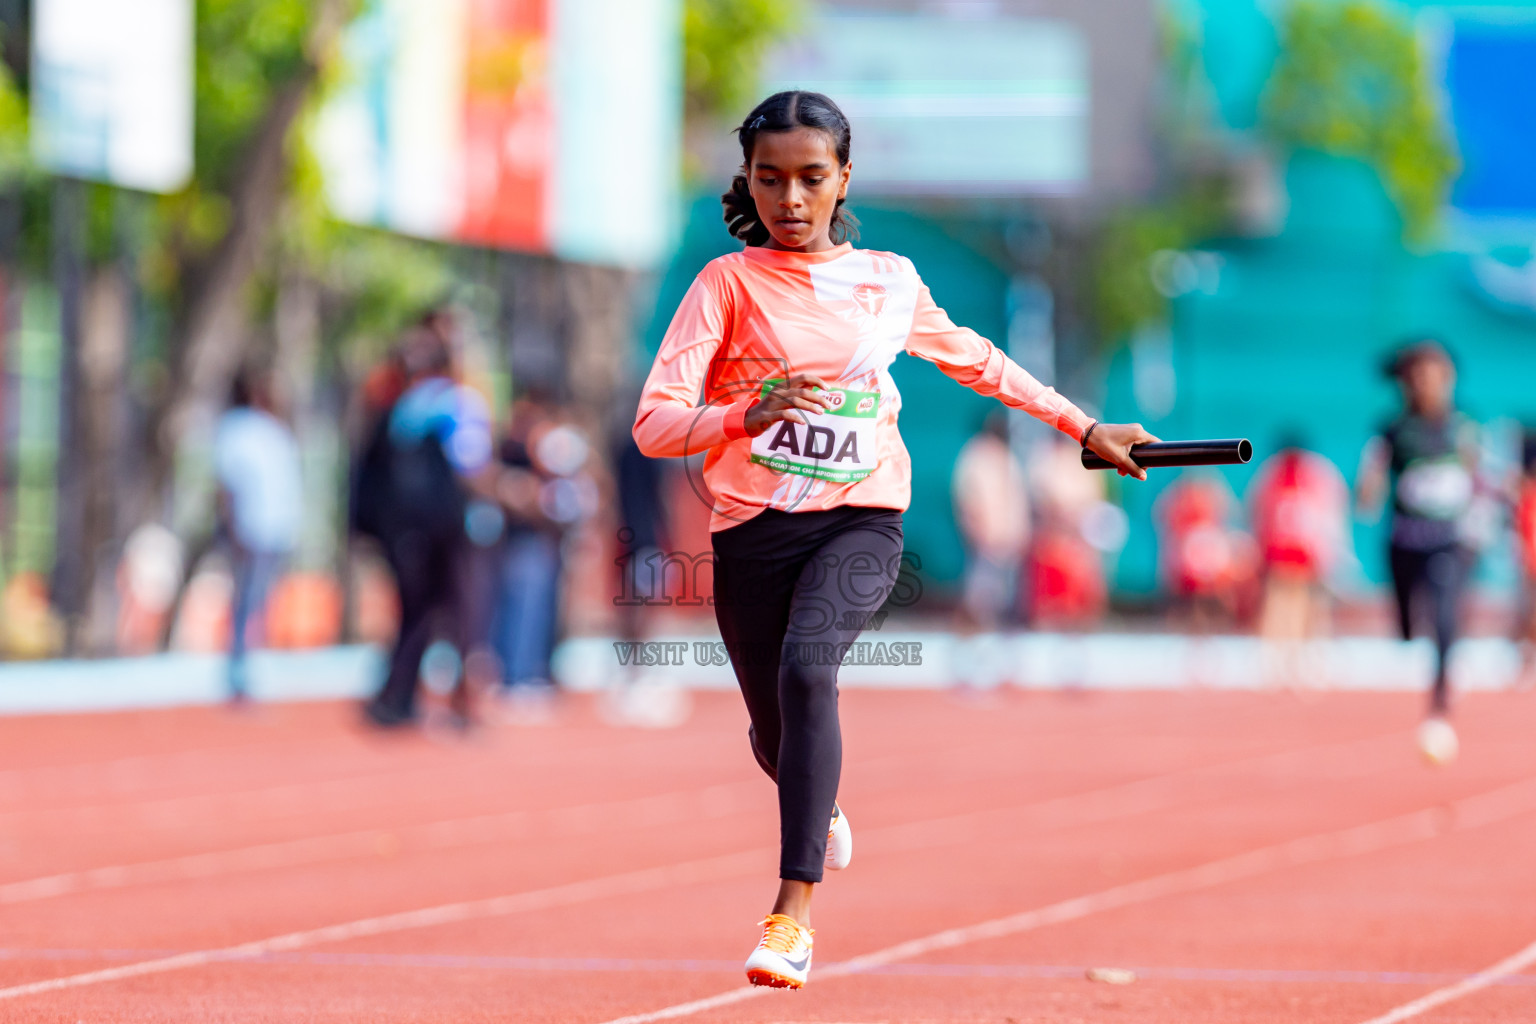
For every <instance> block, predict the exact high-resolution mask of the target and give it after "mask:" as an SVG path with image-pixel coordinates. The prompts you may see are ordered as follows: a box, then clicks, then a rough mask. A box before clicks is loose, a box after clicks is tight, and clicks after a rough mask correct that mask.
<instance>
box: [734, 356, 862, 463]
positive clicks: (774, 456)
mask: <svg viewBox="0 0 1536 1024" xmlns="http://www.w3.org/2000/svg"><path fill="white" fill-rule="evenodd" d="M783 383H784V381H783V380H782V379H781V380H769V381H764V382H763V391H762V394H763V396H764V397H767V395H768V393H769V392H770V391H772V390H773V389H774V388H775V387H776V386H778V385H780V384H783ZM821 394H822V396H823V397H824V398H825V399H826V404H827V407H826V409H825V410H823V411H822V412H819V413H817V412H807V411H806V410H804V409H799V410H796V411H797V412H798V414H799V415H802V416H804V417H805V418H806V420H808V421H809V422H807V423H800V422H798V421H794V420H780V421H779V422H777V423H775V424H773V425H772V426H770V427H769V428H768V429H767V430H765V431H763V432H762V433H761V434H759V435H758V436H756V437H754V438H753V439H752V461H753V462H756V463H759V464H760V465H764V466H767V467H768V468H769V469H771V470H773V471H774V472H776V473H798V474H799V475H800V476H809V477H815V478H816V479H817V480H827V481H830V482H832V483H837V484H848V483H853V482H854V481H857V480H863V479H864V478H865V477H867V476H869V474H871V473H873V472H874V471H875V467H876V466H877V465H878V464H879V454H880V453H879V448H878V447H877V446H876V436H875V423H876V419H877V417H878V416H879V413H880V393H879V392H878V391H847V390H844V389H842V388H828V389H827V390H825V391H823V392H822V393H821Z"/></svg>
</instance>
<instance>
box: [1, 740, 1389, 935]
mask: <svg viewBox="0 0 1536 1024" xmlns="http://www.w3.org/2000/svg"><path fill="white" fill-rule="evenodd" d="M1400 742H1401V738H1400V736H1399V735H1398V734H1397V733H1396V732H1393V733H1391V734H1388V735H1385V736H1371V737H1366V738H1363V739H1351V740H1343V741H1337V742H1334V743H1327V744H1322V745H1319V746H1316V747H1306V748H1302V749H1300V750H1287V751H1281V752H1279V753H1270V754H1259V755H1254V756H1250V757H1244V758H1239V759H1237V760H1235V761H1227V762H1221V763H1217V764H1209V765H1197V766H1194V767H1189V768H1181V769H1178V770H1177V771H1172V772H1166V773H1163V774H1160V775H1151V776H1147V777H1145V778H1140V779H1134V780H1132V781H1130V782H1124V783H1117V784H1115V785H1113V786H1105V787H1102V788H1099V789H1091V790H1085V791H1081V792H1077V793H1068V794H1065V795H1063V796H1059V797H1049V798H1047V799H1044V800H1040V801H1036V802H1035V803H1031V804H1025V805H1023V806H1010V807H1004V808H989V809H986V810H982V811H968V812H965V813H962V814H957V815H951V816H948V817H944V818H938V819H932V820H928V821H918V822H909V823H905V824H900V825H889V826H886V827H884V828H879V829H866V830H864V831H863V832H862V833H861V836H862V837H863V839H864V841H865V842H870V841H872V840H873V841H877V842H878V841H881V840H884V841H885V845H886V847H887V849H889V850H905V851H911V850H916V849H926V848H931V847H934V846H942V845H953V844H956V843H961V842H965V841H967V840H968V837H969V835H970V831H968V830H972V829H975V828H977V827H979V826H981V825H982V824H984V823H985V822H986V820H987V819H989V818H994V817H997V816H999V815H1005V816H1007V817H1008V818H1009V819H1010V821H1013V822H1015V823H1017V822H1018V821H1027V822H1029V823H1030V824H1032V825H1033V827H1034V828H1036V829H1051V828H1066V827H1076V826H1080V825H1087V824H1094V823H1097V822H1104V821H1112V820H1116V819H1119V818H1126V817H1131V816H1133V815H1136V814H1143V813H1150V812H1152V811H1156V810H1163V809H1166V808H1168V807H1170V806H1173V805H1176V804H1180V803H1187V802H1189V800H1190V796H1189V794H1187V793H1182V792H1179V788H1178V784H1179V783H1180V782H1182V781H1183V780H1187V779H1189V778H1198V777H1202V776H1211V777H1213V781H1216V782H1220V781H1222V780H1223V779H1224V778H1225V777H1226V776H1227V775H1228V774H1229V773H1231V772H1233V771H1240V770H1245V769H1259V770H1260V772H1261V773H1262V772H1266V771H1280V770H1287V769H1294V768H1295V767H1297V766H1298V765H1299V766H1305V767H1309V768H1311V769H1313V770H1319V769H1321V770H1322V771H1323V772H1325V773H1326V774H1329V776H1330V777H1332V778H1335V779H1336V778H1338V777H1339V776H1340V773H1341V772H1342V771H1343V770H1344V769H1343V768H1342V767H1341V766H1340V765H1336V764H1334V763H1333V761H1334V760H1335V759H1336V758H1337V757H1340V756H1342V758H1343V759H1344V760H1345V761H1348V760H1351V759H1353V758H1354V757H1355V755H1357V754H1358V753H1359V751H1360V749H1361V748H1362V747H1370V746H1374V745H1377V744H1382V743H1391V744H1394V745H1396V744H1399V743H1400ZM888 760H891V758H887V757H881V758H874V759H871V760H870V761H868V762H864V763H862V764H861V765H860V767H861V768H865V769H867V768H870V767H872V766H877V765H879V764H881V763H884V762H885V761H888ZM761 785H762V784H761V783H760V782H759V781H758V780H755V779H754V780H751V781H748V782H741V783H732V784H729V785H719V786H711V787H708V788H707V789H704V790H687V791H681V792H675V793H670V794H660V795H656V796H647V797H637V798H634V799H632V800H625V801H611V802H607V803H597V804H579V805H573V806H567V807H561V808H551V809H548V810H545V811H528V810H519V811H508V812H505V813H502V814H486V815H472V816H469V817H464V818H449V819H444V820H441V821H436V822H427V823H423V824H419V825H410V826H404V827H402V828H399V829H388V828H372V829H358V830H355V831H350V832H341V833H333V834H330V835H322V836H307V837H303V838H299V839H291V840H284V841H277V842H271V843H257V844H254V845H251V846H242V847H234V848H230V849H224V850H213V851H209V852H206V853H195V854H185V855H183V856H179V857H167V858H164V859H161V860H153V861H141V862H138V863H133V864H112V865H106V866H103V867H98V868H87V869H82V870H79V871H67V872H60V873H59V874H54V875H44V876H42V877H38V878H28V879H21V880H18V881H15V882H7V883H0V905H6V904H16V903H30V902H34V901H37V900H45V899H53V898H55V897H59V896H67V895H70V894H73V893H79V892H95V891H101V890H106V889H121V888H127V887H129V886H134V885H154V884H161V883H166V882H179V881H193V880H198V879H208V878H216V877H220V876H223V875H229V874H235V873H239V872H246V871H262V870H272V869H276V868H291V867H299V866H303V865H306V864H320V863H326V862H335V861H342V860H350V859H357V858H371V857H382V856H392V855H398V854H400V853H404V852H408V851H414V850H418V849H423V850H442V849H456V848H461V847H465V846H472V845H479V844H485V843H493V842H505V841H508V840H509V839H512V838H516V837H517V836H518V835H523V834H526V833H527V832H528V831H530V829H531V828H532V827H534V825H535V824H536V823H535V821H534V819H535V816H544V815H548V816H549V819H550V820H549V821H548V822H547V823H544V822H540V823H537V827H538V828H539V830H540V834H541V835H549V834H553V833H557V832H558V833H561V834H572V835H580V834H588V833H591V832H594V831H600V830H601V831H608V830H611V829H614V828H622V827H647V826H655V825H663V824H669V823H673V822H677V821H685V820H689V819H690V818H694V817H699V818H722V817H726V816H728V815H730V814H732V813H736V812H738V811H740V810H742V809H744V808H745V807H748V806H751V803H750V798H749V797H748V796H747V793H748V792H749V791H751V792H754V793H755V792H756V791H757V790H759V789H760V788H761ZM690 795H697V797H698V799H697V801H688V800H686V797H688V796H690Z"/></svg>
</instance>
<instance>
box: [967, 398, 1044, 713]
mask: <svg viewBox="0 0 1536 1024" xmlns="http://www.w3.org/2000/svg"><path fill="white" fill-rule="evenodd" d="M950 493H951V496H952V497H953V499H954V505H955V520H956V522H957V523H958V524H959V527H960V536H961V539H962V540H963V541H964V544H965V581H964V589H963V591H962V593H961V599H960V617H959V622H958V625H957V631H958V632H959V633H960V635H961V637H968V636H971V635H972V634H974V633H977V632H980V633H994V632H996V631H997V630H998V629H1000V628H1002V627H1004V626H1006V625H1009V624H1011V622H1012V621H1013V620H1014V618H1015V609H1016V608H1017V606H1018V590H1019V569H1020V567H1021V565H1022V564H1023V561H1024V552H1025V550H1026V549H1027V548H1028V546H1029V494H1028V492H1027V490H1026V489H1025V486H1024V470H1023V468H1022V467H1021V466H1020V465H1019V463H1018V460H1017V459H1016V458H1014V455H1013V451H1012V450H1011V449H1010V448H1009V447H1008V420H1007V417H1006V414H1004V413H1003V412H1001V411H995V412H993V413H991V414H990V415H988V416H987V419H986V422H985V423H984V424H983V426H982V428H981V430H980V431H979V432H977V434H976V435H975V436H974V437H972V438H971V439H970V440H969V441H967V442H966V443H965V446H964V447H962V448H961V449H960V454H959V456H958V457H957V458H956V460H955V472H954V476H953V477H952V478H951V481H950ZM956 655H957V657H956V659H955V668H954V672H955V676H956V678H957V680H958V681H959V682H961V683H964V684H966V685H969V686H975V687H977V688H986V687H989V686H993V685H996V684H997V683H999V682H1002V681H1003V680H1002V679H1001V678H999V676H1000V675H1002V674H1005V673H1004V672H1003V670H1002V668H1001V664H1000V661H1001V659H1000V658H999V657H998V656H997V652H995V651H993V650H991V644H990V643H989V641H988V640H984V639H977V640H964V639H962V640H960V641H958V642H957V644H956Z"/></svg>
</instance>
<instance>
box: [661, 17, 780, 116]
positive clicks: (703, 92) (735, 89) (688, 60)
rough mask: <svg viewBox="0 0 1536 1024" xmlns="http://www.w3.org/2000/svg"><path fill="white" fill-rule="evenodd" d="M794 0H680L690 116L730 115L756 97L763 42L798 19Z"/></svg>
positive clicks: (765, 44)
mask: <svg viewBox="0 0 1536 1024" xmlns="http://www.w3.org/2000/svg"><path fill="white" fill-rule="evenodd" d="M803 13H804V8H803V6H802V4H801V2H800V0H684V4H683V60H684V88H685V91H686V95H687V112H688V116H689V117H690V118H724V119H725V120H732V121H734V120H736V119H738V118H740V117H741V115H742V114H744V113H746V111H747V110H748V109H749V108H750V106H751V104H752V103H754V102H756V100H757V99H758V98H759V97H758V96H757V88H758V82H757V78H758V67H759V65H760V64H761V62H762V58H763V54H764V53H765V52H766V51H767V49H768V47H769V46H771V45H773V43H775V42H777V41H778V40H779V39H781V38H783V37H784V36H785V35H787V34H788V33H789V32H790V31H791V30H792V29H793V28H794V27H795V26H796V25H798V24H799V23H800V19H801V17H802V16H803Z"/></svg>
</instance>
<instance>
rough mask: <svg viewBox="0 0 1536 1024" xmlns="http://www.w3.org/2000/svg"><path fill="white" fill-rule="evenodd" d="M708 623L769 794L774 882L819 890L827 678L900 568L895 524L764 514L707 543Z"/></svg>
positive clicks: (840, 514) (860, 515)
mask: <svg viewBox="0 0 1536 1024" xmlns="http://www.w3.org/2000/svg"><path fill="white" fill-rule="evenodd" d="M713 539H714V549H715V618H716V620H717V621H718V622H719V623H720V636H721V639H723V640H724V641H725V644H726V649H727V650H728V651H729V653H730V657H731V665H732V667H733V668H735V670H736V681H737V682H738V683H740V684H741V694H742V696H743V697H745V698H746V702H747V714H748V715H749V716H750V717H751V719H752V727H751V729H750V730H749V733H748V736H749V738H750V740H751V743H752V752H753V754H754V755H755V756H756V757H757V762H758V764H760V765H762V767H763V770H764V771H765V772H767V773H768V777H769V778H771V779H773V780H774V781H775V782H776V783H777V784H778V787H779V842H780V852H779V877H780V878H789V879H797V880H799V881H802V882H819V881H821V873H822V867H823V862H824V860H825V858H826V851H827V823H828V822H829V821H830V820H831V818H832V807H833V804H834V803H835V802H836V800H837V783H838V776H839V774H840V773H841V771H842V765H843V738H842V732H841V730H840V729H839V727H838V722H837V669H838V665H839V664H840V663H841V656H842V654H843V653H844V652H846V650H847V648H846V646H843V645H846V644H849V643H852V642H853V641H854V640H856V639H857V638H858V635H859V633H860V632H861V631H862V630H863V628H864V623H865V620H866V619H868V617H869V615H870V614H871V613H872V612H874V611H876V610H877V609H878V608H879V607H880V606H881V605H882V604H884V603H885V599H886V596H887V595H888V594H890V592H891V587H892V586H893V585H894V584H895V582H896V574H897V573H898V572H899V571H900V567H901V513H900V512H897V511H896V510H894V509H886V508H856V507H851V506H842V507H839V508H832V509H826V510H823V511H816V512H782V511H779V510H778V509H767V510H765V511H763V512H760V513H758V514H757V515H756V516H754V517H753V518H752V519H749V520H747V522H745V523H742V524H741V525H739V526H733V527H731V528H730V529H727V530H721V531H720V532H718V533H716V534H715V535H714V538H713Z"/></svg>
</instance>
